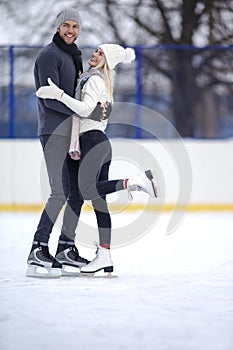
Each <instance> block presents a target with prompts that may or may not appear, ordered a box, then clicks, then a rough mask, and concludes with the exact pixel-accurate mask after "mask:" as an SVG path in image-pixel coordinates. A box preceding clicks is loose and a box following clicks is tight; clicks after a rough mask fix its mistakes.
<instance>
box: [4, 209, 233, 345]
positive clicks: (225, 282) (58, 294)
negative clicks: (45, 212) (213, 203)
mask: <svg viewBox="0 0 233 350" xmlns="http://www.w3.org/2000/svg"><path fill="white" fill-rule="evenodd" d="M83 215H84V216H85V215H86V216H87V218H86V219H87V220H88V215H90V214H88V213H86V214H83ZM150 215H153V214H152V213H151V214H150ZM133 216H134V214H119V215H118V216H117V220H118V222H119V221H120V222H121V223H122V225H124V223H127V222H128V220H132V218H133ZM168 217H169V214H163V216H162V218H161V220H160V222H159V223H158V224H157V225H156V226H155V227H154V228H153V229H152V230H151V231H150V232H149V233H147V234H146V235H145V236H144V237H143V238H141V239H140V240H138V241H136V242H135V243H133V244H130V245H127V246H125V247H123V248H116V249H113V250H112V258H113V261H114V266H115V273H116V274H118V275H119V278H115V279H106V278H105V279H100V278H98V279H95V278H94V279H93V278H78V277H62V278H59V279H53V280H52V279H41V278H40V279H35V278H27V277H26V276H25V271H26V267H27V266H26V259H27V256H28V253H29V250H30V247H31V242H32V238H33V234H34V231H35V228H36V225H37V223H38V220H39V214H29V213H27V214H22V213H0V235H1V245H0V252H1V258H2V263H1V265H0V279H1V290H0V294H1V295H0V296H1V305H0V306H1V313H0V325H1V328H0V332H1V334H0V349H1V350H29V349H30V350H31V349H33V350H53V349H56V350H64V349H70V350H72V349H76V350H79V349H80V350H89V349H90V350H92V349H95V350H103V349H108V350H118V349H119V350H124V349H125V350H126V349H127V350H131V349H132V350H137V349H138V350H139V349H140V350H141V349H143V350H232V349H233V214H232V213H230V212H229V213H228V212H222V213H190V214H188V215H187V216H186V217H185V219H184V221H183V222H182V223H181V225H180V226H179V227H178V228H177V229H176V231H175V232H174V233H173V234H171V235H166V229H165V228H166V225H167V221H168ZM57 237H58V233H56V232H53V234H52V238H51V252H52V253H54V249H55V248H56V240H57ZM79 250H80V253H81V255H83V256H85V257H86V258H90V259H92V258H93V257H94V255H95V250H94V249H90V248H86V247H84V246H81V247H79Z"/></svg>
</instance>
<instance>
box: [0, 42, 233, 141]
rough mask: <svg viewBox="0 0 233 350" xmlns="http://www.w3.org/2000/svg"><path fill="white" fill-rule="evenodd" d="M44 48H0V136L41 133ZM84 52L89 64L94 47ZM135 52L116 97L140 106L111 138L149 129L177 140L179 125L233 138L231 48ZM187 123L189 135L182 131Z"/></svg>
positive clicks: (199, 134) (120, 73) (201, 134)
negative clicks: (39, 60) (37, 70)
mask: <svg viewBox="0 0 233 350" xmlns="http://www.w3.org/2000/svg"><path fill="white" fill-rule="evenodd" d="M41 49H42V47H38V46H0V138H35V137H37V106H36V96H35V87H34V77H33V68H34V62H35V60H36V57H37V55H38V54H39V51H40V50H41ZM94 49H95V48H94ZM81 50H82V52H83V60H84V67H87V61H88V58H89V57H90V55H91V53H92V51H93V48H92V47H82V48H81ZM135 50H136V61H135V62H134V63H133V64H132V65H120V66H119V68H118V69H117V80H116V85H115V101H116V102H122V103H127V104H130V105H132V104H135V109H134V110H133V111H134V112H133V115H132V112H130V113H129V111H128V109H127V105H126V107H125V109H124V114H125V115H124V118H125V122H124V127H122V126H121V125H118V124H117V121H115V122H114V123H113V124H112V125H111V124H110V127H109V128H108V130H107V132H108V134H109V136H110V137H130V138H148V137H151V135H149V133H148V132H145V130H153V132H152V134H153V135H154V134H155V133H156V135H157V136H158V137H161V138H173V137H175V135H174V127H175V128H177V130H178V132H179V133H180V134H181V136H184V137H185V136H191V137H196V138H227V137H232V136H233V97H232V90H231V84H230V81H232V72H233V66H232V62H233V59H232V58H233V57H232V54H233V50H232V47H206V48H202V49H200V48H196V47H191V46H168V45H159V46H153V47H142V46H137V47H135ZM231 69H232V70H231ZM141 106H145V107H146V108H149V109H150V110H151V111H157V112H158V114H159V115H161V116H163V117H164V119H166V120H167V123H161V118H156V115H155V117H154V119H153V118H148V117H147V116H146V115H144V114H143V110H142V108H141ZM152 114H153V113H152ZM158 114H157V115H158ZM181 117H182V118H181ZM113 118H117V116H115V117H114V116H113ZM127 120H129V123H128V127H126V124H127ZM184 124H187V126H188V128H189V129H190V130H191V132H190V133H186V131H185V129H184V128H183V129H182V125H184ZM179 126H180V129H179ZM154 129H156V132H154ZM182 130H184V134H183V135H182V132H183V131H182Z"/></svg>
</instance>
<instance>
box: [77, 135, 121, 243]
mask: <svg viewBox="0 0 233 350" xmlns="http://www.w3.org/2000/svg"><path fill="white" fill-rule="evenodd" d="M80 148H81V158H80V164H79V170H78V185H79V191H80V193H81V196H82V197H83V199H86V200H91V201H92V205H93V208H94V211H95V214H96V218H97V224H98V228H99V236H100V244H110V241H111V217H110V214H109V210H108V206H107V202H106V195H107V194H110V193H113V192H116V191H120V190H122V189H124V187H123V180H108V174H109V166H110V163H111V159H112V148H111V144H110V142H109V140H108V138H107V136H106V134H105V133H103V132H102V131H99V130H91V131H87V132H85V133H83V134H81V136H80Z"/></svg>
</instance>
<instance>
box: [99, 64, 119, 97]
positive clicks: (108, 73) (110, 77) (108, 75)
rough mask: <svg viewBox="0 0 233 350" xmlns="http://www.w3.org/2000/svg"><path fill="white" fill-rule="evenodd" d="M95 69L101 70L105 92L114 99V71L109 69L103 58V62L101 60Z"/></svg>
mask: <svg viewBox="0 0 233 350" xmlns="http://www.w3.org/2000/svg"><path fill="white" fill-rule="evenodd" d="M96 68H97V69H100V70H101V73H102V74H103V78H104V82H105V84H106V87H107V93H108V94H109V96H110V98H111V101H112V102H113V101H114V98H113V88H114V78H115V71H114V70H110V69H109V67H108V64H107V61H106V60H105V62H104V64H102V62H101V63H100V65H98V66H97V67H96Z"/></svg>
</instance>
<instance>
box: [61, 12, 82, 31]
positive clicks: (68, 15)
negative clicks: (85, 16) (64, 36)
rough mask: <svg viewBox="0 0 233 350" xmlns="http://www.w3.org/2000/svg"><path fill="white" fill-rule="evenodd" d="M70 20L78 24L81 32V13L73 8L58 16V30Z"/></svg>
mask: <svg viewBox="0 0 233 350" xmlns="http://www.w3.org/2000/svg"><path fill="white" fill-rule="evenodd" d="M69 20H70V21H74V22H76V23H78V25H79V30H80V26H81V20H80V15H79V12H78V11H77V10H75V9H74V8H72V7H67V8H65V9H64V10H62V11H61V12H60V13H59V14H58V15H57V18H56V28H57V29H58V28H59V27H60V25H61V24H62V23H63V22H65V21H69Z"/></svg>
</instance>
